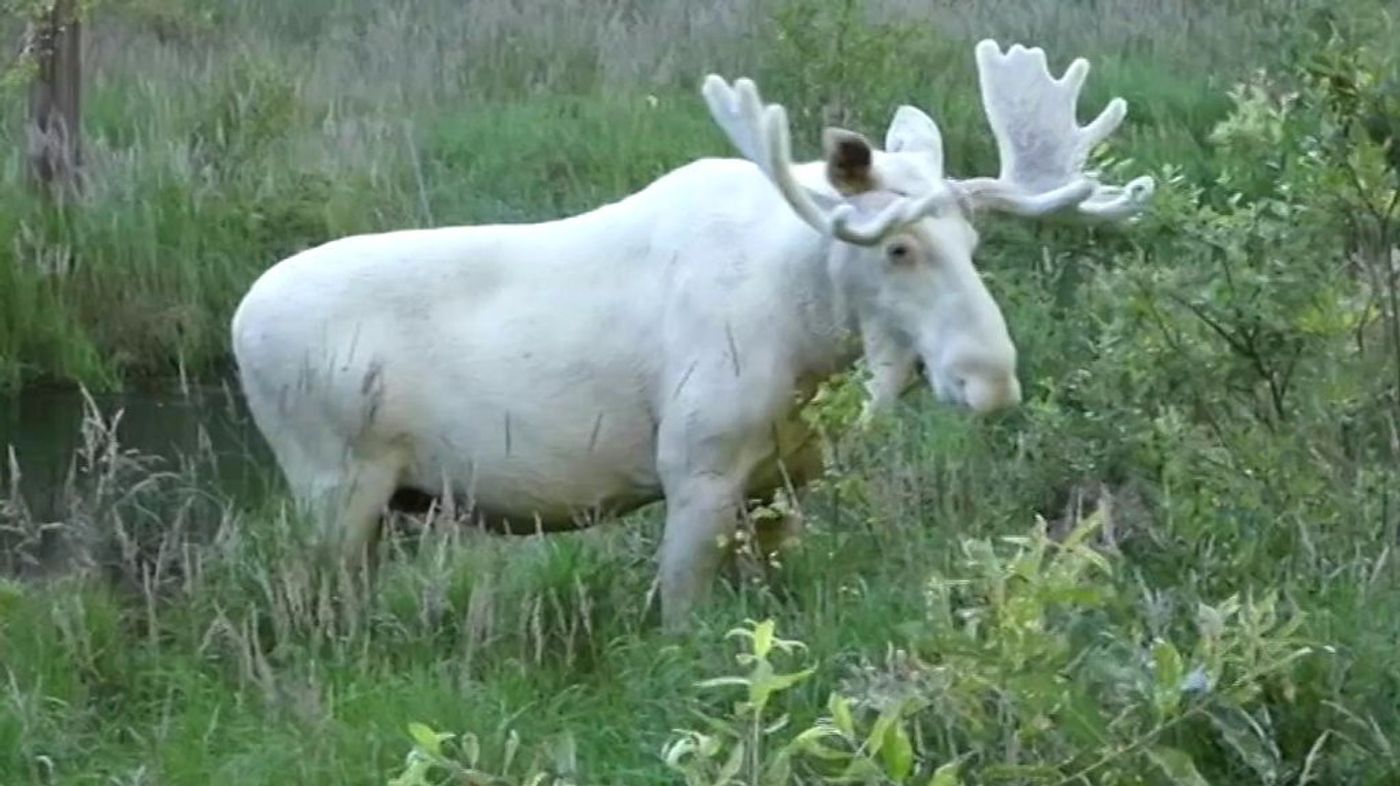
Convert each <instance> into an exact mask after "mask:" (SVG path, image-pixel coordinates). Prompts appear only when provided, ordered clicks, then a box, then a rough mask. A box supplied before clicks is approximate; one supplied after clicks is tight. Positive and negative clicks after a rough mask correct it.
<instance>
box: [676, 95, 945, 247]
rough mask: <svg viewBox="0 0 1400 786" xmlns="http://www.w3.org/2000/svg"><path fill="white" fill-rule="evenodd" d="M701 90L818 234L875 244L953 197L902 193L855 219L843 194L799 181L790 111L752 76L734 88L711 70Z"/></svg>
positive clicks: (738, 143)
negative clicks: (770, 100)
mask: <svg viewBox="0 0 1400 786" xmlns="http://www.w3.org/2000/svg"><path fill="white" fill-rule="evenodd" d="M701 92H702V93H703V94H704V96H705V102H706V103H707V104H708V105H709V108H710V114H711V116H713V117H714V120H715V122H716V123H718V124H719V126H720V128H722V129H723V130H724V133H725V135H726V136H728V137H729V141H730V142H731V143H733V145H734V146H735V147H736V148H738V150H739V152H740V153H742V154H743V155H744V157H745V158H747V159H749V160H750V161H752V162H753V163H755V164H757V165H758V167H759V169H761V170H763V173H764V174H765V175H767V176H768V179H769V180H772V181H773V184H774V185H776V186H777V187H778V190H779V191H780V192H782V195H783V197H784V198H785V199H786V200H787V201H788V203H789V204H790V205H791V206H792V208H793V209H794V210H795V211H796V212H797V214H798V215H799V216H801V217H802V220H804V221H806V222H807V223H808V224H810V225H811V226H812V227H813V228H815V229H816V230H817V231H819V232H822V233H825V234H829V235H832V236H834V237H836V238H838V239H840V240H844V241H846V242H848V243H854V244H856V245H861V246H870V245H875V244H877V243H879V242H880V241H881V240H882V239H884V238H885V237H886V236H887V235H888V234H889V233H890V232H892V231H893V230H895V229H896V228H898V227H900V226H902V225H904V224H907V223H909V222H911V221H914V220H916V219H918V218H920V217H921V216H925V215H929V214H931V213H933V212H935V211H936V210H937V209H938V207H939V205H940V204H942V203H944V202H945V201H947V200H950V199H952V198H953V196H952V194H951V192H950V191H948V190H946V189H938V190H935V191H933V192H932V193H929V194H926V195H923V196H920V197H901V198H899V199H896V200H895V201H894V202H892V203H891V204H890V205H888V206H887V207H886V208H885V209H883V210H881V211H880V212H879V213H878V214H876V215H874V216H870V217H866V218H863V219H862V220H859V221H857V220H856V212H855V210H854V208H853V206H852V205H851V204H850V203H849V202H847V201H846V200H845V199H844V198H842V197H840V196H838V195H833V194H828V193H824V192H821V191H815V190H813V189H810V188H807V187H806V186H804V185H802V184H801V183H799V182H798V181H797V178H796V177H795V176H794V174H793V171H792V166H793V163H792V152H791V147H792V142H791V139H792V136H791V131H790V129H789V127H788V120H787V111H786V110H784V109H783V107H782V106H780V105H778V104H769V105H767V106H764V105H763V103H762V101H761V100H760V98H759V95H758V88H757V87H756V86H755V85H754V83H753V81H752V80H749V79H739V80H736V81H735V82H734V84H733V85H732V86H731V85H730V84H729V83H727V82H725V81H724V80H723V79H721V78H720V77H719V76H716V75H714V74H711V75H710V76H708V77H706V78H705V84H704V87H703V88H702V90H701Z"/></svg>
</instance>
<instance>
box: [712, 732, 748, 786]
mask: <svg viewBox="0 0 1400 786" xmlns="http://www.w3.org/2000/svg"><path fill="white" fill-rule="evenodd" d="M745 750H746V748H745V747H744V741H743V740H739V741H738V742H736V743H735V744H734V749H733V750H731V751H730V752H729V759H728V760H727V761H725V763H724V766H723V767H721V768H720V770H719V775H717V776H716V777H715V786H725V784H727V783H729V782H730V781H732V780H734V776H735V775H738V774H739V769H740V768H742V767H743V766H744V751H745Z"/></svg>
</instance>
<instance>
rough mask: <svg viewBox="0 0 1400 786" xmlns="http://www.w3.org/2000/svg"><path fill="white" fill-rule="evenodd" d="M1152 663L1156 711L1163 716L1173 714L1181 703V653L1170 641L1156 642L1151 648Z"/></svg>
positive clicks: (1183, 670)
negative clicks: (1154, 673) (1154, 675)
mask: <svg viewBox="0 0 1400 786" xmlns="http://www.w3.org/2000/svg"><path fill="white" fill-rule="evenodd" d="M1152 663H1153V666H1154V669H1153V670H1154V671H1155V672H1156V689H1155V691H1154V694H1155V697H1156V704H1157V711H1158V712H1160V713H1162V714H1163V715H1167V714H1170V713H1172V712H1174V711H1175V710H1176V708H1177V706H1178V705H1179V704H1180V702H1181V679H1182V675H1183V673H1184V672H1185V669H1184V667H1183V666H1182V663H1181V653H1179V652H1177V651H1176V647H1174V646H1172V643H1171V642H1170V641H1158V642H1157V643H1156V644H1155V645H1153V647H1152Z"/></svg>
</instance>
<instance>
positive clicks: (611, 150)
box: [0, 0, 1400, 786]
mask: <svg viewBox="0 0 1400 786" xmlns="http://www.w3.org/2000/svg"><path fill="white" fill-rule="evenodd" d="M1395 12H1396V9H1395V8H1394V6H1393V5H1389V6H1388V5H1387V4H1385V3H1382V2H1377V1H1375V0H1350V1H1349V2H1335V1H1334V2H1327V3H1322V2H1314V0H1276V1H1269V0H1228V2H1227V1H1224V0H1222V1H1221V2H1214V3H1209V4H1200V3H1194V2H1186V0H1181V1H1180V2H1170V1H1164V2H1135V1H1133V0H1119V1H1116V2H1108V1H1107V0H1075V1H1074V2H1048V0H1047V1H1046V2H1039V1H1037V2H1030V3H1002V2H997V1H996V0H973V1H971V2H965V1H964V2H942V0H928V1H927V2H916V1H915V0H866V2H863V3H861V2H856V1H855V0H836V1H835V2H818V1H817V0H747V1H741V0H721V1H719V2H714V3H705V4H701V3H691V2H684V0H653V2H636V1H635V0H605V1H604V2H582V0H577V1H575V0H562V1H561V2H556V3H547V4H546V3H537V4H522V3H514V2H507V0H482V2H475V3H471V4H467V5H463V4H460V3H457V2H451V1H450V0H423V2H417V3H413V4H395V3H369V2H365V1H364V0H302V1H301V2H297V3H284V2H276V1H275V0H219V2H201V1H199V0H125V1H122V0H106V2H102V3H98V4H96V5H95V7H94V8H93V10H92V16H91V17H90V19H89V21H88V26H89V43H88V52H87V54H86V58H87V62H88V63H89V65H90V77H89V81H88V83H87V85H86V90H87V93H86V95H87V100H88V104H87V127H86V132H87V151H88V169H87V176H86V179H85V182H84V184H83V188H82V191H81V193H80V194H79V195H78V196H75V197H70V198H66V199H64V200H62V201H59V202H45V201H42V200H39V199H36V198H34V197H33V196H31V195H29V194H28V193H27V192H26V190H25V189H24V188H23V161H22V151H23V145H22V140H23V136H22V135H23V129H22V127H21V125H20V119H21V116H22V112H21V109H22V101H21V93H19V92H16V87H15V86H14V84H13V80H7V81H3V82H0V85H4V86H3V87H0V90H5V91H7V92H4V93H0V96H3V104H0V120H3V123H0V151H4V152H3V153H0V182H3V184H4V187H3V189H0V241H3V242H0V381H3V384H4V386H6V387H8V388H17V387H18V386H20V385H32V384H43V383H53V384H75V383H81V384H83V385H86V386H88V387H89V388H92V389H103V388H111V387H117V386H132V385H141V384H161V383H163V382H164V381H168V380H169V379H170V378H172V377H175V376H178V375H183V376H186V377H190V376H193V377H199V376H211V377H212V376H217V375H219V374H222V373H223V372H224V371H225V370H226V368H227V363H228V347H227V334H226V324H227V318H228V315H229V314H230V313H231V309H232V307H233V305H234V304H235V303H236V302H237V299H238V298H239V297H240V296H241V294H242V293H243V291H244V289H245V288H246V286H247V285H248V284H249V283H250V282H251V281H252V279H253V277H255V276H256V275H257V274H258V272H259V271H260V270H262V269H264V268H265V267H266V266H267V265H269V264H271V263H272V262H274V261H276V260H277V259H278V258H279V257H281V256H284V255H286V254H288V253H290V252H293V251H295V250H298V249H300V248H304V247H306V246H308V245H310V244H313V243H317V242H320V241H323V240H326V239H330V238H332V237H335V236H339V235H344V234H349V233H354V232H362V231H370V230H378V229H388V228H395V227H403V226H415V225H442V224H456V223H483V222H490V221H518V220H534V219H542V218H549V217H554V216H560V215H565V214H568V213H571V212H575V211H579V210H583V209H587V208H589V207H592V206H595V205H598V204H600V203H602V202H604V201H607V200H611V199H615V198H618V197H621V196H623V195H625V194H627V193H629V192H630V191H633V190H635V189H637V188H639V187H641V186H642V185H645V184H646V183H647V182H648V181H649V180H651V179H652V178H654V177H656V176H657V175H659V174H661V173H662V172H664V171H666V170H667V169H669V168H671V167H674V166H677V165H679V164H682V163H684V162H686V161H688V160H691V159H693V158H696V157H699V156H709V155H729V154H730V153H729V150H728V148H727V147H726V144H725V142H724V140H723V138H722V136H721V134H720V133H719V132H718V130H717V129H715V128H714V127H713V125H712V123H711V122H710V121H709V119H708V117H707V116H706V114H705V110H704V107H703V103H702V102H701V100H700V98H699V95H698V89H697V86H698V81H699V78H700V77H701V76H702V75H703V74H704V73H707V72H709V71H719V72H721V73H723V74H725V75H727V76H731V77H733V76H738V75H752V76H754V77H756V78H757V79H758V80H759V84H760V86H761V87H762V88H763V91H764V95H765V97H768V98H769V99H770V100H774V101H779V102H782V103H784V104H786V105H788V106H789V107H790V109H791V111H792V114H793V122H794V132H795V136H796V137H797V138H796V139H795V140H794V141H795V143H796V144H797V147H798V148H799V150H798V152H799V153H805V154H808V155H810V154H812V153H813V152H814V151H815V142H816V139H817V136H818V134H817V132H818V129H819V128H820V126H821V125H822V124H825V123H840V124H844V125H848V126H849V127H852V128H855V129H858V130H861V131H864V132H866V133H868V134H870V135H872V136H873V137H875V138H879V137H880V136H882V134H883V129H884V127H885V124H886V123H888V120H889V117H890V115H891V113H892V112H893V108H894V106H895V105H896V104H898V103H901V102H910V103H916V104H919V105H920V106H922V107H924V108H926V109H927V110H928V111H929V112H930V113H931V114H932V115H933V116H934V117H935V118H936V119H937V120H938V121H939V122H940V124H942V126H943V132H944V137H945V142H946V144H947V146H948V149H949V156H948V158H949V168H950V169H951V170H952V171H953V172H955V173H958V174H969V173H974V172H976V173H987V174H990V173H992V172H994V171H995V166H996V158H995V150H994V145H993V143H992V141H991V139H990V136H989V134H988V133H987V132H986V131H985V130H984V129H985V124H984V121H983V120H982V117H981V111H980V106H979V104H978V96H977V90H976V79H975V75H974V70H973V63H972V44H973V43H974V42H975V41H976V40H977V39H979V38H982V37H988V36H990V37H996V38H998V39H999V40H1002V41H1003V42H1005V41H1009V40H1020V41H1024V42H1026V43H1034V44H1039V45H1042V46H1044V47H1046V49H1047V50H1048V52H1049V54H1050V58H1051V61H1052V67H1053V68H1054V69H1055V70H1059V69H1062V68H1063V67H1064V66H1065V65H1066V64H1067V63H1068V61H1069V59H1070V58H1071V57H1073V56H1077V55H1083V56H1086V57H1088V58H1090V59H1091V61H1092V62H1093V64H1094V71H1093V73H1092V75H1091V76H1090V79H1089V83H1088V85H1087V87H1086V99H1085V106H1086V107H1089V106H1093V107H1098V106H1102V104H1103V102H1104V101H1105V100H1106V99H1107V98H1108V97H1110V96H1112V95H1122V96H1124V97H1126V98H1127V99H1128V100H1129V103H1130V111H1129V119H1128V121H1127V123H1126V124H1125V126H1124V127H1123V129H1122V130H1121V131H1120V132H1119V134H1118V135H1117V137H1115V140H1114V141H1113V143H1112V144H1111V145H1110V146H1109V148H1108V149H1107V150H1105V151H1102V154H1101V155H1100V156H1099V158H1098V160H1097V162H1096V163H1097V164H1098V165H1099V166H1100V167H1101V168H1102V169H1104V170H1105V171H1107V172H1109V173H1111V174H1112V175H1113V177H1114V178H1115V179H1117V180H1123V179H1126V178H1125V177H1123V175H1124V174H1125V173H1126V174H1127V175H1128V176H1133V175H1136V174H1138V173H1140V172H1143V171H1147V172H1151V173H1153V174H1155V175H1156V176H1157V177H1158V180H1159V193H1158V196H1157V199H1156V203H1155V204H1154V207H1153V208H1152V210H1151V211H1150V213H1149V214H1147V215H1146V216H1145V217H1144V218H1143V220H1142V221H1140V222H1138V223H1137V224H1136V225H1134V226H1132V227H1128V228H1118V229H1108V228H1090V227H1082V226H1074V225H1058V224H1053V223H1051V224H1042V225H1026V224H1025V223H1022V222H1018V221H1010V220H999V221H995V222H990V223H987V224H986V225H984V226H983V227H982V230H983V237H984V240H983V247H982V251H981V252H980V255H979V263H980V265H981V267H982V269H983V271H984V273H985V275H986V277H987V278H988V280H989V286H990V288H991V289H992V291H993V293H994V294H995V295H996V296H997V298H998V300H999V301H1000V302H1001V304H1002V306H1003V309H1004V311H1005V312H1006V314H1007V317H1008V320H1009V323H1010V327H1011V330H1012V333H1013V335H1014V336H1015V337H1016V339H1017V342H1018V346H1019V348H1020V351H1021V359H1022V360H1021V364H1022V380H1023V383H1024V385H1025V388H1026V392H1027V401H1026V402H1025V404H1024V406H1023V407H1021V408H1020V409H1019V410H1018V411H1016V412H1014V413H1010V414H1007V415H1006V416H1002V417H997V418H990V419H971V418H967V417H965V416H963V415H961V414H959V413H956V412H952V411H949V410H946V409H944V408H942V407H939V406H936V405H934V404H933V403H932V402H931V401H930V400H929V397H928V396H926V395H916V396H913V397H912V398H911V399H910V400H909V401H908V402H906V403H905V405H903V406H902V407H901V408H900V410H899V411H898V412H897V413H896V414H894V415H892V416H890V417H888V418H885V419H883V420H881V421H879V422H876V423H874V424H872V425H871V426H870V427H869V428H868V429H864V430H852V429H850V428H849V424H850V423H851V421H852V420H853V416H854V414H855V412H856V410H857V406H858V402H857V398H858V397H857V394H856V392H855V391H856V387H855V385H853V384H852V382H853V380H847V379H843V380H838V381H837V383H836V384H834V385H833V386H832V387H831V388H830V389H829V390H828V391H827V392H826V394H825V395H824V396H823V397H822V399H821V400H820V401H819V403H818V404H817V405H815V407H814V408H813V410H812V413H811V415H812V417H814V418H816V420H817V422H818V423H820V424H821V425H822V427H823V428H826V429H828V431H829V432H830V435H831V440H830V444H829V449H830V450H829V452H830V458H831V466H830V471H829V472H828V475H827V476H826V477H825V478H824V479H823V480H822V481H821V482H820V483H819V484H817V486H816V487H814V488H812V489H811V490H810V491H809V492H808V493H806V494H804V495H803V496H802V497H801V498H800V500H799V502H800V504H801V506H802V508H803V511H804V513H805V515H806V519H807V523H808V527H809V531H808V532H807V534H806V536H805V537H804V539H803V541H802V542H801V543H800V544H798V545H797V546H796V547H795V548H794V549H793V550H791V551H790V552H788V553H786V554H785V555H784V556H783V557H782V560H781V564H779V565H769V566H763V565H758V564H756V562H755V561H754V560H752V559H751V558H749V557H746V556H741V558H740V559H739V560H738V561H737V562H736V564H735V569H734V571H733V575H732V577H731V579H730V580H729V581H728V582H727V583H726V584H725V585H724V587H723V588H721V590H720V592H719V596H718V597H717V599H716V602H715V603H714V604H712V605H711V606H710V607H709V608H707V609H706V611H705V612H704V617H705V619H704V624H703V625H702V626H701V628H700V630H698V631H697V632H696V633H695V634H694V635H693V636H690V637H685V638H668V637H665V636H663V635H662V634H661V633H660V632H659V630H658V629H657V626H656V624H655V606H654V604H652V603H650V602H649V600H650V586H649V583H650V581H651V578H652V575H653V567H652V564H651V558H652V551H653V549H654V547H655V543H656V536H657V533H658V529H659V517H658V516H657V515H656V512H655V511H644V512H643V513H641V514H638V515H636V516H633V517H630V518H629V520H627V521H625V522H618V523H612V524H609V525H606V526H605V527H603V528H601V529H599V530H597V531H594V532H588V533H580V534H571V535H559V536H550V537H547V538H540V539H509V540H507V539H497V538H492V537H487V536H481V535H477V534H475V533H472V532H469V531H464V530H462V529H461V528H457V527H453V526H451V522H448V521H428V522H408V521H404V522H399V524H400V527H399V531H398V533H397V535H396V536H395V537H394V538H393V539H392V541H391V542H390V544H389V546H390V551H391V552H392V554H391V555H390V556H389V557H388V558H387V560H386V562H385V564H384V565H383V567H382V568H381V572H380V575H379V577H378V582H379V583H378V586H377V587H376V588H375V591H374V592H366V591H365V588H364V587H363V586H361V585H358V584H356V583H354V582H352V581H350V580H349V579H347V578H346V577H344V576H342V575H339V574H337V573H335V572H333V571H331V570H329V569H327V568H326V567H325V566H323V565H321V564H320V563H318V562H317V561H316V560H315V559H314V558H313V557H312V556H311V550H310V549H309V547H308V546H307V545H306V538H307V534H308V533H306V532H305V530H304V528H303V527H301V526H299V524H300V522H298V521H297V520H296V519H295V517H293V516H292V515H291V514H290V513H289V512H288V511H287V510H286V498H285V495H284V493H283V492H282V491H281V489H280V486H279V485H278V483H277V481H276V479H275V476H274V471H273V469H272V468H271V467H270V466H269V467H268V468H267V479H266V480H267V482H266V484H265V485H266V490H265V493H261V494H253V495H251V498H249V495H246V494H245V495H243V496H240V497H239V498H236V499H235V498H234V497H233V496H232V495H231V494H230V493H229V492H228V491H227V490H223V489H220V488H219V487H217V486H216V485H214V484H211V483H210V482H209V480H208V468H207V466H206V464H205V463H204V462H202V461H201V460H200V458H199V457H193V458H191V459H190V460H189V461H188V462H186V463H184V464H182V465H179V466H169V465H159V464H156V463H154V462H152V461H151V460H149V458H148V457H144V456H141V455H137V454H132V453H130V452H128V451H125V450H124V449H122V447H121V445H120V441H119V439H117V429H116V427H115V424H114V420H115V419H116V415H115V414H114V413H108V412H101V411H99V410H97V409H96V408H95V407H94V408H92V409H91V411H90V412H89V417H88V418H87V421H86V422H85V423H84V425H83V428H84V430H85V431H84V435H85V441H84V447H83V449H82V450H81V451H80V452H79V455H77V456H75V460H74V464H73V470H72V473H71V482H70V485H69V488H68V489H67V490H66V496H67V503H66V510H65V511H64V515H63V516H62V517H61V520H60V521H56V522H49V521H45V520H41V519H37V518H36V517H35V516H33V515H31V513H30V511H29V509H28V507H27V506H26V505H25V503H24V498H25V487H24V479H23V476H22V473H21V472H20V469H21V468H22V464H23V457H22V456H19V457H14V456H11V457H10V461H9V466H8V467H7V468H6V471H5V473H4V475H3V477H4V478H5V479H6V482H7V484H6V487H5V488H4V489H2V490H0V530H2V531H3V540H0V542H3V543H4V544H5V547H4V549H3V551H2V552H0V568H3V571H4V573H3V575H4V576H7V577H8V578H4V579H0V677H3V680H0V783H5V784H9V783H36V784H48V783H63V784H68V783H74V784H78V783H92V784H97V783H103V784H112V783H119V784H157V783H159V784H184V783H190V784H196V783H197V784H225V783H227V784H245V783H247V784H254V783H309V784H340V783H345V784H361V783H363V784H369V783H380V784H382V783H385V782H389V781H392V782H393V783H397V784H402V785H403V786H421V785H423V784H440V783H502V784H515V783H521V784H524V783H532V784H537V783H578V784H585V783H637V784H642V783H646V784H653V783H685V784H688V785H694V786H699V785H700V784H705V785H706V786H709V785H710V784H715V785H718V784H734V783H743V784H758V783H765V784H767V783H771V784H777V783H847V782H855V783H883V784H890V783H893V784H912V783H918V784H930V785H931V786H952V785H953V784H994V783H996V784H1064V785H1065V786H1070V785H1075V786H1078V785H1079V784H1145V785H1147V784H1151V785H1156V784H1189V785H1191V786H1195V784H1202V783H1230V784H1245V783H1251V784H1253V783H1257V784H1299V785H1300V786H1301V784H1309V783H1316V784H1387V783H1397V782H1400V743H1397V742H1396V741H1397V740H1400V655H1398V654H1397V650H1400V567H1397V563H1396V560H1397V557H1396V555H1395V553H1394V552H1395V549H1396V546H1397V545H1400V500H1398V499H1397V497H1400V252H1397V250H1396V249H1397V246H1400V188H1398V187H1397V178H1398V177H1400V146H1397V145H1396V144H1395V142H1394V140H1395V137H1396V136H1397V133H1398V132H1400V77H1397V76H1396V74H1397V73H1400V51H1397V48H1396V47H1395V44H1394V41H1395V40H1396V35H1397V30H1396V28H1395V27H1394V21H1395V20H1394V15H1395ZM17 29H18V24H17V21H16V18H14V17H12V18H11V19H8V20H0V33H4V34H6V35H10V34H12V33H16V32H17ZM7 40H8V39H7ZM0 65H3V64H0ZM1083 111H1084V112H1085V113H1086V114H1087V112H1088V111H1090V110H1089V109H1087V108H1085V109H1084V110H1083ZM755 621H756V622H755ZM727 632H732V635H726V633H727ZM797 642H801V644H798V643H797ZM736 648H737V649H738V654H739V656H740V658H739V660H738V662H737V667H736V663H735V660H734V654H735V650H736ZM444 734H451V735H454V736H451V737H444V736H443V735H444Z"/></svg>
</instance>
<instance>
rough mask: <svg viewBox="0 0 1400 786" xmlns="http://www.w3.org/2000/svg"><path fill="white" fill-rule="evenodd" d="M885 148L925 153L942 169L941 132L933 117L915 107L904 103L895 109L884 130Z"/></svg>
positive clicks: (892, 151) (901, 151)
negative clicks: (886, 128) (886, 129)
mask: <svg viewBox="0 0 1400 786" xmlns="http://www.w3.org/2000/svg"><path fill="white" fill-rule="evenodd" d="M885 150H887V151H889V152H891V153H927V154H929V155H931V156H933V158H934V160H935V161H936V162H937V164H938V170H939V171H940V172H942V171H943V134H941V133H939V131H938V124H937V123H935V122H933V118H931V117H929V116H928V115H927V114H925V113H924V111H923V110H921V109H918V108H917V107H912V106H909V105H908V104H905V105H903V106H901V107H900V108H899V109H896V110H895V113H894V119H893V120H891V121H890V129H889V130H888V131H886V132H885Z"/></svg>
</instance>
